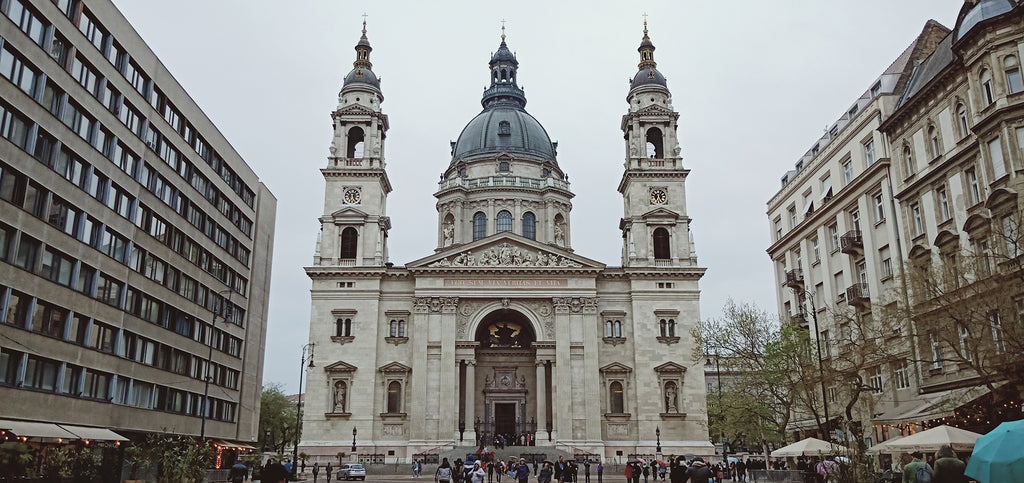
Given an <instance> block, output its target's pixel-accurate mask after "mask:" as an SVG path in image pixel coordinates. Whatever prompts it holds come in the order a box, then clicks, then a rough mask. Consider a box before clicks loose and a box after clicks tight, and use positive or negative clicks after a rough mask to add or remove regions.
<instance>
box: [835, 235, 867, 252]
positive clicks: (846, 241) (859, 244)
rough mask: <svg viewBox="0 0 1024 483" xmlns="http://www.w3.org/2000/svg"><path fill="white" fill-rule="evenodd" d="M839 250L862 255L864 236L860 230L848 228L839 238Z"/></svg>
mask: <svg viewBox="0 0 1024 483" xmlns="http://www.w3.org/2000/svg"><path fill="white" fill-rule="evenodd" d="M839 247H840V250H841V251H842V252H843V253H845V254H847V255H862V254H863V253H864V238H863V237H862V236H861V234H860V230H850V231H848V232H846V234H845V235H843V236H842V237H840V238H839Z"/></svg>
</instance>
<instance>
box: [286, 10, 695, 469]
mask: <svg viewBox="0 0 1024 483" xmlns="http://www.w3.org/2000/svg"><path fill="white" fill-rule="evenodd" d="M355 50H356V60H355V62H354V64H353V69H352V71H351V72H349V74H348V75H347V76H346V77H345V80H344V86H343V87H342V89H341V92H340V94H339V99H338V107H337V109H336V110H334V112H332V114H331V116H332V118H333V122H334V137H333V139H332V141H331V148H330V152H331V155H330V157H329V158H328V160H327V165H326V166H325V167H324V168H323V169H322V170H321V171H322V173H323V175H324V177H325V179H326V194H325V204H324V212H323V215H322V216H321V218H320V223H321V233H320V237H319V241H318V244H317V248H316V252H315V254H314V257H313V264H312V266H309V267H306V269H305V270H306V273H307V274H308V275H309V277H310V278H311V279H312V311H311V321H310V339H309V340H310V343H311V344H314V346H315V360H316V365H315V366H314V367H311V368H308V369H307V373H306V376H307V380H308V389H307V392H306V399H305V405H304V412H303V434H302V441H301V443H300V447H299V448H300V450H301V451H303V452H305V453H307V454H310V455H312V456H313V457H314V459H319V460H320V461H325V460H324V459H323V458H333V457H335V456H336V455H337V454H338V453H340V452H344V453H347V454H351V453H353V448H354V450H355V451H354V453H356V454H357V455H360V458H361V459H363V460H366V461H370V460H372V459H371V458H363V456H368V455H386V457H387V458H388V461H394V460H393V459H392V458H397V459H398V460H402V461H411V460H412V459H413V458H420V457H422V456H423V455H430V454H438V453H440V452H443V451H447V450H450V449H453V448H456V447H460V446H467V447H468V446H475V445H477V444H481V443H482V444H487V443H489V442H491V441H494V440H495V439H496V438H498V437H505V438H506V439H511V440H516V441H519V442H527V443H529V444H532V445H534V446H538V447H554V448H558V449H561V450H564V451H567V452H570V453H575V454H580V453H585V454H590V455H595V456H597V457H601V458H607V459H609V460H613V459H616V458H621V459H624V458H625V457H627V456H628V455H629V454H654V453H655V451H656V449H658V444H659V443H660V448H661V451H662V452H663V453H664V454H707V453H712V452H713V449H712V447H711V445H710V443H709V442H708V430H707V410H706V405H705V388H704V375H703V370H702V366H701V364H700V361H699V360H697V361H695V360H694V357H693V349H694V345H693V340H692V338H691V337H690V333H691V330H692V329H693V328H694V327H695V325H696V324H698V323H699V318H700V315H699V290H698V281H699V280H700V278H701V276H702V275H703V274H704V269H703V268H700V267H699V266H698V264H697V258H696V253H695V250H694V245H693V242H692V240H691V236H690V228H689V224H690V218H689V217H688V216H687V214H686V202H685V199H686V191H685V181H686V177H687V174H688V173H689V171H688V170H687V169H686V168H684V166H683V164H682V158H681V156H680V152H681V149H680V147H679V141H678V139H677V138H676V122H677V119H678V117H679V114H678V113H677V112H675V111H674V110H673V107H672V103H671V94H670V92H669V90H668V88H667V85H666V81H665V77H664V76H663V75H662V74H661V72H659V71H658V69H657V65H656V63H655V61H654V45H653V44H652V43H651V40H650V38H649V36H648V33H647V29H646V25H645V27H644V36H643V40H642V42H641V44H640V48H639V49H638V50H639V53H640V64H639V68H638V71H637V73H636V75H635V77H634V78H633V80H632V82H631V85H630V89H629V91H628V95H627V101H628V108H627V111H626V114H625V115H624V116H623V117H622V123H621V128H622V132H623V135H624V139H625V143H624V157H623V159H624V162H623V164H622V166H623V171H622V177H621V181H620V183H619V185H618V191H619V193H620V194H621V196H622V199H623V206H624V213H623V216H622V218H621V220H620V221H619V228H620V229H621V231H622V240H623V246H622V259H621V262H620V265H621V266H618V267H612V266H607V265H605V264H604V263H601V262H599V261H596V260H592V259H589V258H586V257H585V256H582V255H580V254H577V253H576V252H575V251H574V250H573V248H572V229H571V228H572V218H571V211H572V198H573V196H574V195H573V193H572V191H571V189H570V185H569V182H568V176H567V174H566V173H565V172H564V171H563V169H562V167H561V166H560V165H559V163H558V160H557V143H553V142H551V140H550V138H549V136H548V134H547V132H546V131H545V130H544V127H543V126H542V125H541V124H540V123H539V122H538V121H537V120H536V119H535V118H534V117H533V116H531V115H530V114H529V113H527V111H526V110H525V106H526V96H525V94H524V92H523V90H522V89H520V88H519V85H518V78H517V70H518V67H519V63H518V60H517V58H516V56H515V55H514V54H513V53H512V52H511V51H510V50H509V48H508V46H507V44H506V42H505V36H504V34H502V37H501V44H500V47H499V48H498V50H497V52H495V53H494V54H493V55H492V57H491V59H490V62H489V69H488V73H487V75H488V76H489V78H490V87H489V88H488V89H486V90H485V91H484V94H483V99H482V101H481V104H482V107H483V109H482V111H481V112H480V114H478V115H477V116H476V117H474V118H473V119H472V120H470V121H469V123H468V124H467V125H466V126H465V128H464V129H463V130H462V133H461V134H460V135H459V138H458V141H456V142H454V143H452V145H451V159H450V160H438V161H439V163H438V164H439V167H442V176H441V181H440V183H439V185H438V188H437V191H436V192H435V194H434V196H435V197H436V198H437V200H436V207H437V213H438V216H437V238H436V247H430V248H433V252H432V253H431V254H429V255H427V256H425V257H423V258H421V259H419V260H415V261H411V262H408V263H405V265H404V266H398V265H396V264H394V263H392V262H391V261H390V260H389V257H388V243H387V241H388V231H389V230H390V228H391V223H390V218H389V217H388V215H387V199H388V194H389V193H390V192H391V190H392V187H391V184H390V182H389V180H388V168H389V166H388V161H391V162H393V163H396V164H398V165H401V163H402V160H387V157H386V153H387V150H386V135H387V131H388V116H387V115H386V114H384V112H383V111H382V109H381V103H382V102H383V99H384V98H383V93H382V91H381V89H380V83H379V81H378V79H377V77H376V75H375V74H374V72H373V70H372V64H371V62H370V52H371V50H372V49H371V47H370V43H369V41H368V40H367V37H366V30H365V25H364V29H363V36H362V38H360V40H359V42H358V44H357V45H356V48H355ZM445 161H447V162H445ZM607 161H608V162H609V163H611V162H614V161H613V160H612V159H609V160H607ZM424 248H425V249H427V248H428V247H424ZM425 251H427V250H425ZM538 452H539V449H538Z"/></svg>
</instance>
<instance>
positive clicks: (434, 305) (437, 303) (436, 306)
mask: <svg viewBox="0 0 1024 483" xmlns="http://www.w3.org/2000/svg"><path fill="white" fill-rule="evenodd" d="M429 304H430V311H431V312H440V311H441V307H442V304H441V299H439V298H437V297H431V298H430V302H429Z"/></svg>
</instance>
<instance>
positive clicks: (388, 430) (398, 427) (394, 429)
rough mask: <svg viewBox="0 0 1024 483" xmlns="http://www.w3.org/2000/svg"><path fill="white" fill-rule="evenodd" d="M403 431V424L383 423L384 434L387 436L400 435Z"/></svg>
mask: <svg viewBox="0 0 1024 483" xmlns="http://www.w3.org/2000/svg"><path fill="white" fill-rule="evenodd" d="M404 433H405V425H404V424H385V425H384V434H385V435H387V436H401V435H402V434H404Z"/></svg>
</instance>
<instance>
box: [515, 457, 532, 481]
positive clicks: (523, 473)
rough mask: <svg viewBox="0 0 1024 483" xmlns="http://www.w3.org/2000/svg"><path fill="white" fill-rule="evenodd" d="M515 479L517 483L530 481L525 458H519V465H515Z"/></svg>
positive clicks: (528, 468)
mask: <svg viewBox="0 0 1024 483" xmlns="http://www.w3.org/2000/svg"><path fill="white" fill-rule="evenodd" d="M516 479H517V480H519V483H527V482H528V481H530V466H529V465H527V464H526V459H524V458H519V466H518V467H516Z"/></svg>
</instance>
